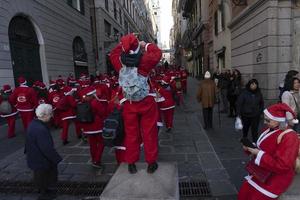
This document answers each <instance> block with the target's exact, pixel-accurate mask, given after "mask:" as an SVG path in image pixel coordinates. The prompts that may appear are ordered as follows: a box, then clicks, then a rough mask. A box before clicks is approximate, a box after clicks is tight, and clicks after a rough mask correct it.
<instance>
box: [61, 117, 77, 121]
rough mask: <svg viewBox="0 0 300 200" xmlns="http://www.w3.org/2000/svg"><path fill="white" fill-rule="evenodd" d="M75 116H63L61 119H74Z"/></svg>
mask: <svg viewBox="0 0 300 200" xmlns="http://www.w3.org/2000/svg"><path fill="white" fill-rule="evenodd" d="M75 118H76V116H69V117H64V118H62V119H61V120H66V119H75Z"/></svg>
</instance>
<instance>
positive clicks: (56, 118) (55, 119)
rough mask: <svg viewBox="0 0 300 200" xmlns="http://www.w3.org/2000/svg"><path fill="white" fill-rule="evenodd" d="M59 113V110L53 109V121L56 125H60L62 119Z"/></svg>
mask: <svg viewBox="0 0 300 200" xmlns="http://www.w3.org/2000/svg"><path fill="white" fill-rule="evenodd" d="M59 114H60V112H59V111H58V110H54V115H53V123H54V125H55V126H57V127H61V126H62V120H61V117H60V115H59Z"/></svg>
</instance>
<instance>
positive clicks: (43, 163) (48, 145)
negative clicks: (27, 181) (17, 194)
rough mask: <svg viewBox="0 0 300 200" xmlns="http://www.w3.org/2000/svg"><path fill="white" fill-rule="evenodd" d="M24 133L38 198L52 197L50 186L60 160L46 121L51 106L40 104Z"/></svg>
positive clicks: (49, 116)
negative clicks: (38, 194)
mask: <svg viewBox="0 0 300 200" xmlns="http://www.w3.org/2000/svg"><path fill="white" fill-rule="evenodd" d="M35 113H36V116H37V119H35V120H33V121H32V122H31V123H30V125H29V127H28V129H27V135H26V144H25V153H26V157H27V165H28V167H29V168H30V169H31V170H32V171H33V179H34V182H35V184H36V185H37V187H38V189H39V191H40V193H41V195H40V196H39V198H38V199H54V198H55V196H56V195H55V193H54V192H53V191H51V190H50V187H51V186H53V185H54V184H55V183H56V182H57V165H58V163H59V162H60V161H61V160H62V158H61V156H60V155H59V154H58V153H57V152H56V150H55V148H54V144H53V139H52V136H51V133H50V130H49V128H48V125H47V123H48V122H49V121H50V119H51V117H52V106H51V105H50V104H40V105H39V106H38V107H37V108H36V110H35Z"/></svg>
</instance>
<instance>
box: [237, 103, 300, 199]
mask: <svg viewBox="0 0 300 200" xmlns="http://www.w3.org/2000/svg"><path fill="white" fill-rule="evenodd" d="M287 115H290V116H292V118H286V116H287ZM264 117H265V124H266V126H267V127H266V129H264V131H263V132H262V133H261V135H260V137H259V139H258V141H257V143H256V147H248V146H245V145H246V144H245V145H244V146H243V148H244V150H245V151H246V153H248V154H249V155H252V156H253V159H252V160H251V161H249V162H248V164H247V166H246V169H247V171H248V173H249V175H247V176H246V177H245V181H244V183H243V184H242V186H241V188H240V191H239V193H238V200H271V199H278V197H279V196H280V195H281V194H282V193H283V192H285V191H286V190H287V189H288V187H289V186H290V185H291V183H292V181H293V178H294V176H295V161H296V159H297V156H298V151H299V139H298V136H297V134H296V132H295V131H293V130H292V129H289V128H288V127H289V126H288V125H287V123H286V121H292V122H296V121H297V120H294V119H295V117H296V116H295V113H294V112H293V111H292V110H291V109H290V107H288V106H287V105H286V104H283V103H280V104H275V105H272V106H270V107H268V108H267V109H265V110H264Z"/></svg>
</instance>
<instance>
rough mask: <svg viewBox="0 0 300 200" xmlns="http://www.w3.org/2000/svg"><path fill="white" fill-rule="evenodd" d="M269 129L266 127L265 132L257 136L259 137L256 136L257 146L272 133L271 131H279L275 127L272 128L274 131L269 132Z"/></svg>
mask: <svg viewBox="0 0 300 200" xmlns="http://www.w3.org/2000/svg"><path fill="white" fill-rule="evenodd" d="M269 131H270V129H269V128H268V129H267V130H266V131H265V132H263V133H262V134H261V135H260V136H259V138H258V140H257V142H256V146H257V147H258V148H259V147H260V144H261V143H262V142H263V141H264V140H265V139H267V138H268V137H269V136H270V135H272V134H273V133H275V132H276V131H279V129H277V130H274V131H271V132H269Z"/></svg>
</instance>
